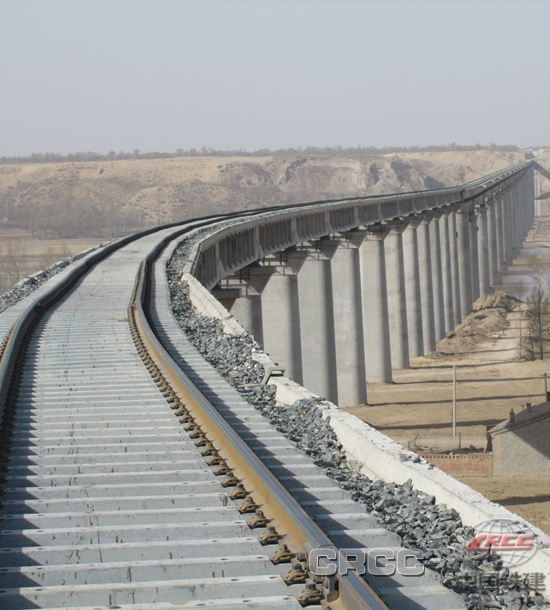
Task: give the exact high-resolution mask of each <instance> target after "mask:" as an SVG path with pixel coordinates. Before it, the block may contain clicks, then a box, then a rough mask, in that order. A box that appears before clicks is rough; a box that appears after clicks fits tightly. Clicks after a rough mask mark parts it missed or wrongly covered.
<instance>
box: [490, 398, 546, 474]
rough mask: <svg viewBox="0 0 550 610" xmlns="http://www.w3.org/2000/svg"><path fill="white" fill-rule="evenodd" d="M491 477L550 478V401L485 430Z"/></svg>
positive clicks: (527, 409)
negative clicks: (488, 439) (490, 448)
mask: <svg viewBox="0 0 550 610" xmlns="http://www.w3.org/2000/svg"><path fill="white" fill-rule="evenodd" d="M489 434H490V435H491V439H492V444H493V474H518V475H535V476H536V475H546V476H550V402H546V403H543V404H541V405H536V406H534V407H532V406H531V405H530V404H528V405H527V406H526V408H525V409H524V410H523V411H520V412H519V413H514V411H513V410H512V411H510V417H509V418H508V419H507V420H506V421H503V422H502V423H500V424H498V425H497V426H495V427H494V428H491V429H490V430H489Z"/></svg>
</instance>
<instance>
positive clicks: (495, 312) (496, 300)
mask: <svg viewBox="0 0 550 610" xmlns="http://www.w3.org/2000/svg"><path fill="white" fill-rule="evenodd" d="M519 302H520V301H519V299H516V298H515V297H513V296H511V295H509V294H507V293H506V292H504V291H502V290H499V291H497V292H494V293H493V294H489V295H487V296H483V297H480V298H479V299H477V301H475V303H474V306H473V311H472V313H471V314H470V315H468V316H466V318H464V320H463V321H462V322H461V323H460V324H459V325H458V326H457V327H456V328H455V329H454V330H452V331H451V332H449V333H447V336H446V337H445V338H444V339H442V340H441V341H439V343H438V344H437V351H436V352H435V354H434V356H435V357H447V356H452V355H457V354H465V353H468V352H472V351H473V350H475V348H476V347H477V346H478V345H479V344H480V343H483V342H485V341H487V340H489V339H491V338H493V337H494V335H495V334H498V333H501V332H502V331H504V330H506V329H507V328H508V327H509V326H510V322H509V320H508V318H507V315H508V314H509V313H511V312H512V311H514V309H515V308H516V307H517V306H518V303H519Z"/></svg>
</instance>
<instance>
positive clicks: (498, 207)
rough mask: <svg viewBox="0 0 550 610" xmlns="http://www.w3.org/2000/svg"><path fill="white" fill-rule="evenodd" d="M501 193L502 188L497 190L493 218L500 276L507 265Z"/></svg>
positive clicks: (504, 271)
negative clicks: (494, 220)
mask: <svg viewBox="0 0 550 610" xmlns="http://www.w3.org/2000/svg"><path fill="white" fill-rule="evenodd" d="M502 199H503V195H502V190H499V191H498V193H497V194H496V199H495V219H496V238H497V260H498V272H499V274H500V276H501V277H502V275H503V274H504V273H506V271H507V269H508V266H507V265H506V246H505V237H504V216H503V202H502Z"/></svg>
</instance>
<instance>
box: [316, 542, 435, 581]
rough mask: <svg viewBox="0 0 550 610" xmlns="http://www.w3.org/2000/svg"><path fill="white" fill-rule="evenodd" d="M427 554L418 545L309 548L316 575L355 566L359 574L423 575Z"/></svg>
mask: <svg viewBox="0 0 550 610" xmlns="http://www.w3.org/2000/svg"><path fill="white" fill-rule="evenodd" d="M423 558H424V554H423V553H422V551H420V550H418V549H403V548H393V549H392V548H380V549H357V548H355V549H338V550H336V549H334V548H331V547H323V548H320V549H313V550H312V551H310V552H309V555H308V563H309V570H310V572H312V573H313V574H315V575H316V576H334V575H335V574H342V575H345V574H347V573H348V572H349V571H350V570H354V571H355V572H357V574H359V575H363V574H371V575H373V576H393V575H394V574H395V573H396V572H397V573H398V574H401V576H422V574H424V564H423V563H421V560H422V559H423Z"/></svg>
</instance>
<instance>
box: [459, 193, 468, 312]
mask: <svg viewBox="0 0 550 610" xmlns="http://www.w3.org/2000/svg"><path fill="white" fill-rule="evenodd" d="M456 232H457V251H458V252H457V253H458V275H459V282H460V311H461V314H462V316H463V317H466V316H467V315H468V314H469V313H470V312H471V311H472V274H471V270H472V260H471V257H470V206H469V205H464V206H462V207H461V208H459V209H458V210H457V216H456Z"/></svg>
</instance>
